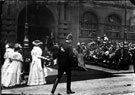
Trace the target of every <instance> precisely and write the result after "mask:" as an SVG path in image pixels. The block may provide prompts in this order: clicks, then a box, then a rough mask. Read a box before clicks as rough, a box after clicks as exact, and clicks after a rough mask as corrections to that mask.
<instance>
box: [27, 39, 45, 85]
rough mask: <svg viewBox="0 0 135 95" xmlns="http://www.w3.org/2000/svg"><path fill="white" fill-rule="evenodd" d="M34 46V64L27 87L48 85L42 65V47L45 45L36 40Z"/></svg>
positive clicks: (31, 67)
mask: <svg viewBox="0 0 135 95" xmlns="http://www.w3.org/2000/svg"><path fill="white" fill-rule="evenodd" d="M32 44H33V45H34V47H33V49H32V51H31V56H32V62H31V63H30V73H29V77H28V83H27V85H43V84H45V83H46V80H45V76H44V71H43V68H42V63H41V57H42V56H41V55H42V49H41V48H40V46H41V45H42V44H43V43H42V42H41V41H40V40H35V41H33V42H32Z"/></svg>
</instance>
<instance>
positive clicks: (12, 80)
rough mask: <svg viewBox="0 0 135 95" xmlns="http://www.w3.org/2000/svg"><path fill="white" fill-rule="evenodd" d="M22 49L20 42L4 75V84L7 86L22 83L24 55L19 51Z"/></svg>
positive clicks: (16, 45)
mask: <svg viewBox="0 0 135 95" xmlns="http://www.w3.org/2000/svg"><path fill="white" fill-rule="evenodd" d="M20 49H21V46H20V44H15V47H14V53H13V54H12V57H11V61H12V62H11V64H10V66H9V67H8V69H7V70H6V72H5V74H4V76H3V77H2V78H3V79H2V84H3V86H5V87H11V86H15V85H19V84H20V83H21V69H22V61H23V58H22V55H21V53H20V52H19V51H20Z"/></svg>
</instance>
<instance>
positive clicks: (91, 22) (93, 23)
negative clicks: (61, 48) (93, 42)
mask: <svg viewBox="0 0 135 95" xmlns="http://www.w3.org/2000/svg"><path fill="white" fill-rule="evenodd" d="M97 23H98V21H97V17H96V15H95V14H93V13H91V12H85V13H84V14H83V16H82V18H81V21H80V35H79V36H80V37H84V38H87V37H96V32H97V28H98V25H97Z"/></svg>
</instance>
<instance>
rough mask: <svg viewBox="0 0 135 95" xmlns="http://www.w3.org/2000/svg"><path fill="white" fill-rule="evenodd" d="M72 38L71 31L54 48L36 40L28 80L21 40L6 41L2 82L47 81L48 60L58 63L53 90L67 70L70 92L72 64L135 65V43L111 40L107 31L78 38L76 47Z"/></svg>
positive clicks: (9, 83)
mask: <svg viewBox="0 0 135 95" xmlns="http://www.w3.org/2000/svg"><path fill="white" fill-rule="evenodd" d="M70 37H71V38H70ZM71 39H72V35H71V34H69V35H68V36H67V38H66V41H65V43H64V44H58V43H53V46H52V49H48V48H47V45H45V47H44V50H42V48H41V46H42V45H43V42H41V41H40V40H35V41H33V42H32V44H33V48H32V50H31V61H30V70H29V75H28V80H24V76H23V74H24V70H23V69H24V67H23V66H24V65H23V64H24V62H25V61H24V56H23V49H22V46H21V45H20V44H19V43H15V44H14V43H12V42H7V43H6V44H5V47H4V48H5V52H4V54H3V58H4V61H3V64H2V67H1V72H2V74H1V78H2V80H1V83H2V86H3V87H12V86H16V85H21V84H27V85H44V84H46V83H47V82H46V77H47V76H48V73H47V70H51V71H52V69H48V68H47V65H48V63H49V64H50V63H53V65H55V64H58V76H57V77H56V80H55V82H54V85H53V88H52V91H51V93H54V92H55V89H56V87H57V84H58V83H59V81H60V79H61V77H62V75H63V73H64V72H66V74H67V93H71V94H72V93H74V92H73V91H72V90H71V68H72V67H75V68H76V69H81V70H84V71H87V68H86V66H85V64H106V65H108V66H114V67H116V68H117V69H129V65H130V64H133V65H134V69H135V43H129V42H127V41H122V42H118V41H112V40H110V39H109V38H108V37H107V36H106V35H104V36H103V37H97V39H96V40H92V41H90V42H88V43H85V42H78V43H77V44H76V46H74V47H73V46H72V43H71V42H72V40H71ZM49 50H51V51H49ZM48 56H49V57H48ZM73 63H76V64H73ZM134 72H135V70H134Z"/></svg>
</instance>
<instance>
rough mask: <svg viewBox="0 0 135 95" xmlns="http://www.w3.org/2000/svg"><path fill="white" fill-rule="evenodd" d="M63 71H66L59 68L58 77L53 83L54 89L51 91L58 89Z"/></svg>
mask: <svg viewBox="0 0 135 95" xmlns="http://www.w3.org/2000/svg"><path fill="white" fill-rule="evenodd" d="M63 73H64V70H62V69H58V75H57V78H56V79H55V82H54V84H53V88H52V91H51V93H52V94H53V93H54V92H55V89H56V87H57V85H58V83H59V81H60V79H61V77H62V75H63Z"/></svg>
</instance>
